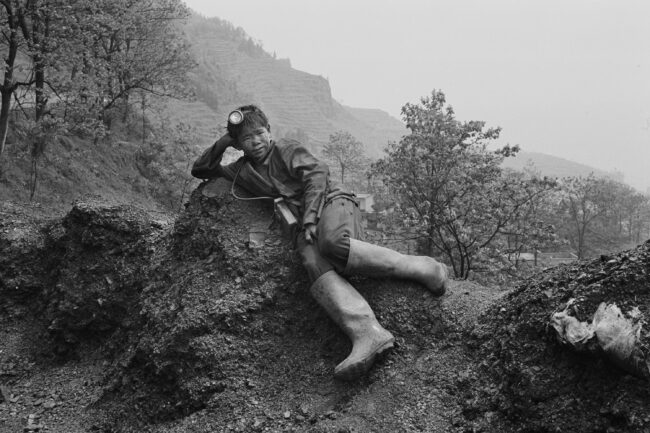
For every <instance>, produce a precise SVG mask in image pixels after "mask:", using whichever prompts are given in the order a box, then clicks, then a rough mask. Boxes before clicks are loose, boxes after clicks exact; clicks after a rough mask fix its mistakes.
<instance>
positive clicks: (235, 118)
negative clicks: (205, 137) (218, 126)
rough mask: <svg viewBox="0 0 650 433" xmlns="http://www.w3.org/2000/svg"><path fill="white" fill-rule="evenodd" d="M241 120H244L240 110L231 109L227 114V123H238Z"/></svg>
mask: <svg viewBox="0 0 650 433" xmlns="http://www.w3.org/2000/svg"><path fill="white" fill-rule="evenodd" d="M243 121H244V113H242V112H241V111H240V110H235V111H232V112H231V113H230V114H229V115H228V123H230V124H232V125H239V124H240V123H242V122H243Z"/></svg>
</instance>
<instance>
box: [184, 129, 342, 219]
mask: <svg viewBox="0 0 650 433" xmlns="http://www.w3.org/2000/svg"><path fill="white" fill-rule="evenodd" d="M224 139H230V138H229V137H228V136H225V137H222V138H220V139H219V140H224ZM217 143H218V142H217ZM217 143H215V144H214V145H212V146H211V147H210V148H208V149H206V151H205V152H203V155H201V156H200V157H199V159H197V160H196V162H194V166H193V167H192V176H194V177H198V178H199V179H211V178H214V177H224V178H226V179H229V180H231V181H235V180H236V184H237V185H239V186H241V187H242V188H244V189H246V190H247V191H249V192H250V193H251V194H253V195H255V196H258V197H264V196H266V197H273V198H277V197H283V198H284V199H285V200H286V201H287V202H288V203H290V204H291V205H293V206H295V207H296V208H297V209H298V211H299V215H300V217H301V218H302V224H303V225H305V224H310V223H311V224H316V223H318V220H319V218H320V213H321V210H322V208H323V206H324V205H325V203H326V202H327V201H329V200H331V199H333V198H335V197H338V196H341V195H345V196H349V197H353V194H350V193H349V192H347V191H345V190H344V189H343V188H341V187H340V186H339V185H338V184H337V183H336V182H333V181H332V180H331V179H330V176H329V167H328V166H327V164H325V163H324V162H322V161H320V160H318V159H317V158H316V157H314V156H313V155H312V154H311V153H310V152H309V151H308V150H307V149H306V148H305V147H304V146H303V145H302V144H300V143H299V142H298V141H295V140H288V139H281V140H279V141H272V142H271V150H270V151H269V154H268V155H267V157H266V159H265V160H264V162H263V163H262V164H259V165H257V166H254V165H253V164H252V163H251V161H250V160H249V159H248V158H247V157H246V156H243V157H241V158H239V159H238V160H237V161H235V162H233V163H231V164H227V165H221V159H222V158H223V152H221V153H219V146H217Z"/></svg>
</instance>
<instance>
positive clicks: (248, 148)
mask: <svg viewBox="0 0 650 433" xmlns="http://www.w3.org/2000/svg"><path fill="white" fill-rule="evenodd" d="M237 142H238V144H239V147H240V148H241V150H243V151H244V153H245V154H246V155H247V156H248V157H250V158H252V159H253V161H255V162H258V163H259V162H262V161H263V160H264V158H266V155H268V153H269V151H270V150H271V132H270V131H269V128H268V126H262V125H250V126H244V128H242V130H241V133H240V134H239V137H238V138H237Z"/></svg>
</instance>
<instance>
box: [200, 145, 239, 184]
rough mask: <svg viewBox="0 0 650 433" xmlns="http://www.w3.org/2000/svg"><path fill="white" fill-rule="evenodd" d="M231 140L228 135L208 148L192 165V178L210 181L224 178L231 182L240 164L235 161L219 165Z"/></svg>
mask: <svg viewBox="0 0 650 433" xmlns="http://www.w3.org/2000/svg"><path fill="white" fill-rule="evenodd" d="M232 141H233V139H232V138H230V136H229V135H228V134H226V135H224V136H223V137H221V138H220V139H218V140H217V141H216V142H215V143H214V144H213V145H212V146H210V147H208V148H207V149H206V150H205V151H204V152H203V154H202V155H201V156H199V158H198V159H197V160H196V161H194V165H192V171H191V173H192V176H194V177H197V178H199V179H212V178H214V177H225V178H226V179H229V180H233V178H234V176H235V173H236V172H237V166H238V164H239V163H240V162H239V161H235V162H233V163H231V164H228V165H224V166H222V165H221V160H222V158H223V153H224V151H225V150H226V149H227V148H228V146H230V144H231V143H232Z"/></svg>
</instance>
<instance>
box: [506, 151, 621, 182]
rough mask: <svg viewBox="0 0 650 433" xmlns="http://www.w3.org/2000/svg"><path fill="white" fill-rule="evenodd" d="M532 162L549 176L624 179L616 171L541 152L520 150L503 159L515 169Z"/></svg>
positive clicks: (508, 166)
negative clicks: (592, 176) (512, 155)
mask: <svg viewBox="0 0 650 433" xmlns="http://www.w3.org/2000/svg"><path fill="white" fill-rule="evenodd" d="M531 163H532V165H533V168H534V169H536V170H539V172H540V173H541V174H542V175H543V176H548V177H554V178H563V177H569V176H583V177H586V176H588V175H589V174H590V173H593V174H594V175H596V176H599V177H610V178H614V179H615V180H618V181H623V179H619V178H617V175H616V174H615V173H610V172H606V171H604V170H599V169H597V168H594V167H590V166H588V165H585V164H580V163H579V162H575V161H570V160H568V159H564V158H560V157H557V156H553V155H547V154H545V153H539V152H524V151H520V152H519V153H518V154H517V155H516V156H515V157H513V158H506V159H505V160H504V161H503V167H506V168H512V169H514V170H524V169H525V168H527V167H528V166H529V165H530V164H531Z"/></svg>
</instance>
